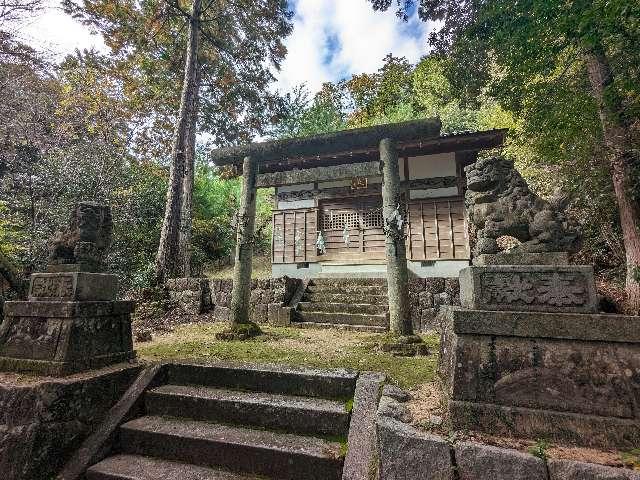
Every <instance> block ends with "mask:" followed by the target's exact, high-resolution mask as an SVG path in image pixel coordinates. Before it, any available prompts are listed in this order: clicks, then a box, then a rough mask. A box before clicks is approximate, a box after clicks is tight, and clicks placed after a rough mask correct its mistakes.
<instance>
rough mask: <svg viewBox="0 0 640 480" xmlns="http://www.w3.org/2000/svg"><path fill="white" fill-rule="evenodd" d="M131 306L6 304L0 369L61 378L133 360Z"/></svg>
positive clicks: (0, 332)
mask: <svg viewBox="0 0 640 480" xmlns="http://www.w3.org/2000/svg"><path fill="white" fill-rule="evenodd" d="M133 308H134V304H133V302H121V301H111V302H44V301H36V302H7V303H5V307H4V316H5V319H4V322H3V323H2V325H1V326H0V370H5V371H32V372H38V373H41V374H47V375H55V376H60V375H67V374H70V373H75V372H80V371H84V370H90V369H95V368H99V367H103V366H106V365H110V364H113V363H118V362H122V361H124V360H130V359H132V358H134V357H135V352H134V351H133V343H132V339H131V312H132V311H133Z"/></svg>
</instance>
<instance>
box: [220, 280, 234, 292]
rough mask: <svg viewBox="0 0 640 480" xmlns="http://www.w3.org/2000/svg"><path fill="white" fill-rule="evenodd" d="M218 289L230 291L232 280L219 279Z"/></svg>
mask: <svg viewBox="0 0 640 480" xmlns="http://www.w3.org/2000/svg"><path fill="white" fill-rule="evenodd" d="M220 289H221V290H222V291H223V292H226V293H231V290H233V280H230V279H224V280H221V282H220Z"/></svg>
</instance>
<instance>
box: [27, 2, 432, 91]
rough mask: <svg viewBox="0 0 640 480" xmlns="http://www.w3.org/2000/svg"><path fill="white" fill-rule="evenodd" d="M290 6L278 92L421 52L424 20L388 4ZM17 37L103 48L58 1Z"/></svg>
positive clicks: (38, 43)
mask: <svg viewBox="0 0 640 480" xmlns="http://www.w3.org/2000/svg"><path fill="white" fill-rule="evenodd" d="M295 10H296V14H295V17H294V20H293V21H294V30H293V33H292V34H291V35H290V36H289V37H288V38H287V39H286V40H285V44H286V46H287V49H288V54H287V57H286V59H285V60H284V62H283V64H282V70H281V71H280V72H279V73H278V75H277V83H276V85H274V88H278V89H279V90H281V91H288V90H290V89H291V88H292V87H294V86H296V85H299V84H301V83H303V82H306V83H307V85H308V87H309V89H310V90H311V92H315V91H317V90H318V89H319V88H320V86H321V85H322V83H323V82H327V81H337V80H340V79H342V78H344V77H348V76H350V75H352V74H357V73H363V72H374V71H376V70H377V69H378V68H380V66H381V65H382V59H383V58H384V56H385V55H387V54H388V53H392V54H393V55H395V56H398V57H406V58H407V59H408V60H409V61H411V62H417V61H418V60H419V58H420V57H421V56H422V55H424V54H425V53H426V51H427V34H428V31H429V29H430V24H426V23H424V22H421V21H420V20H418V19H417V17H416V16H415V15H414V16H413V17H412V18H411V19H410V21H409V22H408V23H403V22H402V21H401V20H400V19H398V18H397V17H396V16H395V12H394V8H393V7H392V8H390V9H389V10H388V11H387V12H375V11H374V10H373V8H372V7H371V3H369V2H368V1H367V0H296V1H295ZM18 36H19V37H20V38H21V39H22V40H23V41H24V42H25V43H28V44H30V45H32V46H34V47H36V48H38V49H40V50H43V51H44V52H45V53H48V54H50V55H51V56H52V57H54V58H57V59H60V58H61V57H63V56H64V55H66V54H68V53H73V51H75V50H76V49H85V48H87V49H88V48H96V49H98V50H102V51H106V50H107V49H106V46H105V45H104V42H103V40H102V37H100V36H99V35H92V34H91V33H90V31H89V29H88V28H87V27H86V26H84V25H82V24H81V23H80V22H78V21H76V20H74V19H73V18H71V17H70V16H69V15H66V14H65V13H64V12H63V11H62V10H61V9H60V1H59V0H47V1H46V8H45V9H44V11H43V12H42V13H41V14H39V15H36V16H35V17H33V18H29V19H26V20H25V21H24V22H23V23H22V25H21V26H20V29H19V31H18ZM329 39H331V40H332V41H331V42H330V41H329ZM332 47H333V48H332Z"/></svg>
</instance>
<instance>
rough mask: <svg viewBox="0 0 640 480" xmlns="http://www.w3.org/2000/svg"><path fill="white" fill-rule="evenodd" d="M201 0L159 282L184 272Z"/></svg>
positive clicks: (192, 30) (192, 26)
mask: <svg viewBox="0 0 640 480" xmlns="http://www.w3.org/2000/svg"><path fill="white" fill-rule="evenodd" d="M201 8H202V0H194V2H193V8H192V10H191V17H190V19H189V34H188V42H187V51H186V58H185V63H184V80H183V83H182V96H181V98H180V110H179V114H178V123H177V125H176V130H175V134H174V141H173V149H172V155H171V157H172V162H171V170H170V173H169V188H168V190H167V203H166V206H165V211H164V220H163V222H162V230H161V232H160V243H159V245H158V253H157V254H156V262H155V276H156V281H157V282H158V283H163V282H164V281H165V280H166V279H167V278H170V277H176V276H178V275H180V274H181V270H182V269H181V268H180V264H181V261H182V257H181V255H180V227H181V226H182V220H181V213H182V208H183V189H184V179H185V165H186V160H187V159H186V156H187V150H188V142H189V138H190V133H189V132H190V129H189V126H190V125H191V123H192V121H193V116H194V113H193V109H194V108H195V107H196V104H195V102H194V95H197V87H198V83H197V81H196V80H197V76H198V75H197V72H198V47H199V44H200V29H199V24H200V13H201Z"/></svg>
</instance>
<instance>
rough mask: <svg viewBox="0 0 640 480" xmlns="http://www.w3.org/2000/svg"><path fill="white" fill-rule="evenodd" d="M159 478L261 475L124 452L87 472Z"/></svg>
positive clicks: (97, 478)
mask: <svg viewBox="0 0 640 480" xmlns="http://www.w3.org/2000/svg"><path fill="white" fill-rule="evenodd" d="M158 478H174V479H176V480H181V479H192V478H197V479H198V480H260V477H256V476H253V475H246V474H241V473H235V472H231V471H228V470H221V469H217V468H210V467H203V466H199V465H193V464H189V463H181V462H171V461H168V460H163V459H160V458H153V457H146V456H143V455H126V454H119V455H113V456H111V457H107V458H105V459H104V460H102V461H100V462H98V463H97V464H95V465H93V466H92V467H90V468H89V469H88V470H87V473H86V479H87V480H157V479H158ZM263 478H264V477H263Z"/></svg>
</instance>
